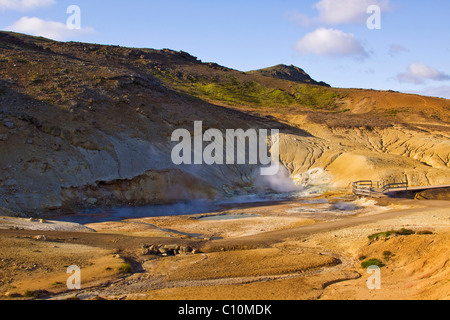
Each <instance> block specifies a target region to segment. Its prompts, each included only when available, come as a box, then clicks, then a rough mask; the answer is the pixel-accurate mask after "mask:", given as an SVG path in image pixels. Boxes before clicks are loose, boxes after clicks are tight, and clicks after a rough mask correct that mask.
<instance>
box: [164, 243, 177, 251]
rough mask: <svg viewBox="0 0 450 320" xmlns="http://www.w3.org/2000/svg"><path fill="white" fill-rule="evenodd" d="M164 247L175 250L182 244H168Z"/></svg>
mask: <svg viewBox="0 0 450 320" xmlns="http://www.w3.org/2000/svg"><path fill="white" fill-rule="evenodd" d="M164 248H165V249H167V250H172V251H173V250H179V249H180V246H179V245H177V244H166V245H165V246H164Z"/></svg>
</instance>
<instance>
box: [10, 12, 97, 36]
mask: <svg viewBox="0 0 450 320" xmlns="http://www.w3.org/2000/svg"><path fill="white" fill-rule="evenodd" d="M5 30H8V31H14V32H20V33H26V34H30V35H33V36H41V37H45V38H49V39H53V40H66V39H68V38H72V37H76V36H80V35H82V34H87V33H93V32H94V29H92V28H81V29H69V28H68V27H67V26H66V24H64V23H61V22H56V21H46V20H42V19H40V18H36V17H22V18H20V20H18V21H16V22H14V23H13V24H12V25H11V26H9V27H6V28H5Z"/></svg>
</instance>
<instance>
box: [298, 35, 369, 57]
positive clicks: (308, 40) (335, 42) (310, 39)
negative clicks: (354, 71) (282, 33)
mask: <svg viewBox="0 0 450 320" xmlns="http://www.w3.org/2000/svg"><path fill="white" fill-rule="evenodd" d="M294 49H295V50H296V51H298V52H300V53H302V54H315V55H322V56H329V57H339V56H341V57H345V56H350V57H356V58H366V57H368V56H369V54H368V53H367V51H366V50H365V49H364V47H363V45H362V44H361V43H360V42H359V41H358V40H357V39H356V38H355V36H354V35H353V34H351V33H345V32H343V31H341V30H336V29H332V28H328V29H327V28H319V29H317V30H315V31H313V32H311V33H308V34H306V35H305V36H304V37H303V38H302V39H301V40H299V41H298V42H297V43H296V45H295V46H294Z"/></svg>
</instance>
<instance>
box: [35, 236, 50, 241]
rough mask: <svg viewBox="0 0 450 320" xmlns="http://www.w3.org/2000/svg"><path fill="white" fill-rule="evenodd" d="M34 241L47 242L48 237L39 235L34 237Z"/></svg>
mask: <svg viewBox="0 0 450 320" xmlns="http://www.w3.org/2000/svg"><path fill="white" fill-rule="evenodd" d="M33 239H34V240H38V241H47V237H46V236H44V235H38V236H35V237H33Z"/></svg>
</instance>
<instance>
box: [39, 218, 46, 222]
mask: <svg viewBox="0 0 450 320" xmlns="http://www.w3.org/2000/svg"><path fill="white" fill-rule="evenodd" d="M39 223H47V221H46V220H45V219H39Z"/></svg>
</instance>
